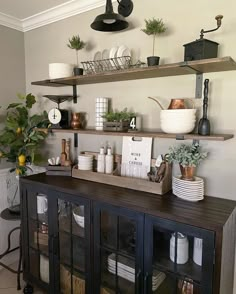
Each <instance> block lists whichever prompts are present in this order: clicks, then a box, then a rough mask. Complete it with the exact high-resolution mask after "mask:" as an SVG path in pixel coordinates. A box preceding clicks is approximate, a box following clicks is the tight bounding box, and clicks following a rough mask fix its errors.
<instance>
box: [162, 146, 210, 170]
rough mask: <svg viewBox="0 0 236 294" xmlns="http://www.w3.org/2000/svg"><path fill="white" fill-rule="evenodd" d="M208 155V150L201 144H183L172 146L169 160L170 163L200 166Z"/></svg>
mask: <svg viewBox="0 0 236 294" xmlns="http://www.w3.org/2000/svg"><path fill="white" fill-rule="evenodd" d="M206 157H207V152H205V151H202V150H201V147H200V145H199V144H192V145H187V144H181V145H179V146H175V147H170V148H169V153H168V156H167V160H168V162H169V163H172V162H176V163H179V164H180V165H182V166H183V167H186V166H198V165H199V164H200V162H201V161H202V160H203V159H205V158H206Z"/></svg>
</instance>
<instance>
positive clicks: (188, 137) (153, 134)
mask: <svg viewBox="0 0 236 294" xmlns="http://www.w3.org/2000/svg"><path fill="white" fill-rule="evenodd" d="M40 130H43V131H49V132H52V133H72V134H86V135H103V136H120V137H123V136H135V137H153V138H166V139H176V140H208V141H226V140H229V139H232V138H233V137H234V135H231V134H213V135H210V136H201V135H198V134H178V135H176V134H165V133H162V132H155V131H145V132H124V133H123V132H104V131H96V130H94V129H86V130H72V129H40Z"/></svg>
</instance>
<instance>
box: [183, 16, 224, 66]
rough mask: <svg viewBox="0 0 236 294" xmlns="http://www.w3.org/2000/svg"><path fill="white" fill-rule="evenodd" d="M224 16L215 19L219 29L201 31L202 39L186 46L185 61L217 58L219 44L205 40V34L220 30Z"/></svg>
mask: <svg viewBox="0 0 236 294" xmlns="http://www.w3.org/2000/svg"><path fill="white" fill-rule="evenodd" d="M222 18H223V15H217V16H216V17H215V19H216V21H217V28H215V29H212V30H207V31H205V30H204V29H201V31H200V39H198V40H196V41H194V42H191V43H188V44H185V45H184V47H185V51H184V61H191V60H199V59H206V58H215V57H217V51H218V45H219V44H218V43H216V42H213V41H210V40H207V39H204V38H203V37H204V34H205V33H210V32H214V31H216V30H218V29H219V28H220V26H221V20H222Z"/></svg>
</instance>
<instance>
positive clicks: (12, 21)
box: [0, 12, 23, 32]
mask: <svg viewBox="0 0 236 294" xmlns="http://www.w3.org/2000/svg"><path fill="white" fill-rule="evenodd" d="M0 25H2V26H4V27H8V28H11V29H14V30H17V31H21V32H22V31H23V26H22V21H21V20H20V19H18V18H15V17H13V16H10V15H7V14H4V13H1V12H0Z"/></svg>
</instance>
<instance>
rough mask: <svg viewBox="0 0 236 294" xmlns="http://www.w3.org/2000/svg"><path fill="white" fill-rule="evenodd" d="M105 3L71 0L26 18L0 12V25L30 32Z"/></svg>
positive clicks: (90, 0)
mask: <svg viewBox="0 0 236 294" xmlns="http://www.w3.org/2000/svg"><path fill="white" fill-rule="evenodd" d="M112 2H116V0H112ZM105 3H106V1H105V0H70V1H68V2H66V3H63V4H61V5H58V6H55V7H53V8H51V9H48V10H45V11H42V12H40V13H38V14H35V15H32V16H30V17H27V18H24V19H18V18H15V17H13V16H10V15H7V14H4V13H1V12H0V25H3V26H6V27H9V28H12V29H15V30H18V31H21V32H28V31H31V30H34V29H36V28H39V27H42V26H45V25H47V24H50V23H53V22H56V21H59V20H62V19H65V18H68V17H71V16H74V15H77V14H80V13H84V12H87V11H90V10H92V9H95V8H99V7H102V6H105Z"/></svg>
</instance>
